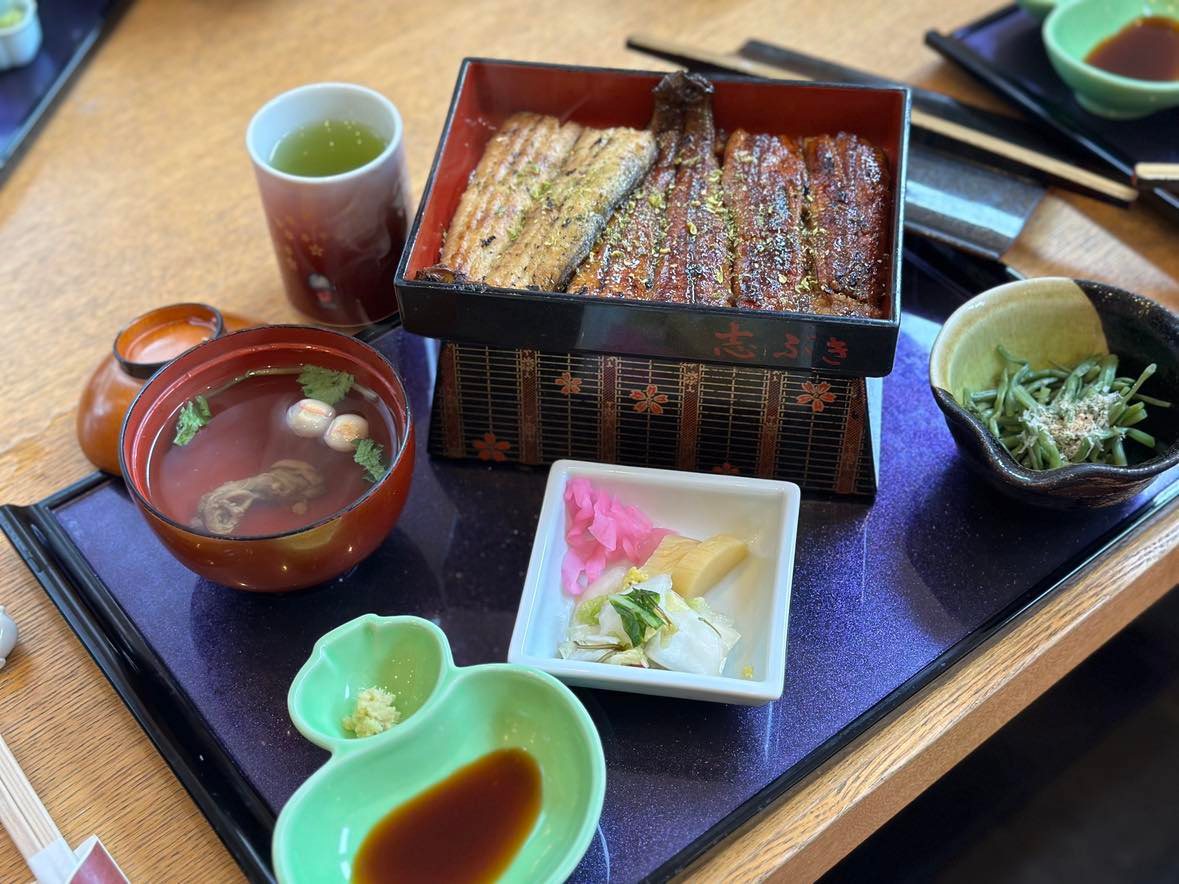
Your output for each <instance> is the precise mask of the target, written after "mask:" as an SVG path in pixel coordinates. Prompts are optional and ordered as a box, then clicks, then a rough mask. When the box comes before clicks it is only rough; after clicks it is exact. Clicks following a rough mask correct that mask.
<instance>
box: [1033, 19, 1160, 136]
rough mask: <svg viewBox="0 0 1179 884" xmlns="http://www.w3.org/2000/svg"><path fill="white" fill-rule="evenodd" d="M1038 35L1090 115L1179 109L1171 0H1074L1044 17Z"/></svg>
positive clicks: (1131, 114) (1137, 114)
mask: <svg viewBox="0 0 1179 884" xmlns="http://www.w3.org/2000/svg"><path fill="white" fill-rule="evenodd" d="M1043 36H1044V47H1045V49H1046V50H1047V52H1048V58H1049V60H1050V61H1051V62H1052V67H1053V68H1055V70H1056V72H1057V73H1058V74H1059V75H1060V77H1061V79H1062V80H1064V81H1065V83H1067V84H1068V85H1069V87H1070V88H1072V90H1073V94H1074V95H1075V97H1076V99H1077V103H1078V104H1080V105H1081V107H1083V108H1084V109H1085V110H1087V111H1089V112H1090V113H1093V114H1097V115H1098V116H1102V117H1108V118H1111V119H1125V120H1129V119H1137V118H1139V117H1144V116H1146V115H1148V114H1152V113H1156V112H1158V111H1161V110H1165V109H1167V108H1171V107H1179V0H1074V2H1071V3H1065V4H1063V5H1058V6H1057V8H1056V9H1055V10H1054V11H1053V12H1052V13H1051V14H1050V15H1049V16H1048V18H1047V20H1046V21H1045V22H1044V28H1043Z"/></svg>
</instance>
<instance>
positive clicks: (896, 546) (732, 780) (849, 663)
mask: <svg viewBox="0 0 1179 884" xmlns="http://www.w3.org/2000/svg"><path fill="white" fill-rule="evenodd" d="M904 273H905V280H906V283H905V286H906V288H905V294H904V297H905V304H906V308H907V311H906V315H905V317H904V322H903V325H902V333H901V338H900V344H899V348H898V350H897V358H896V367H895V370H894V371H893V373H892V375H890V376H889V377H888V378H887V379H886V380H885V382H884V424H883V451H882V454H881V459H880V460H881V471H882V472H881V481H880V489H881V490H880V492H879V494H878V496H877V498H876V500H875V502H874V503H863V502H850V501H846V500H837V499H814V498H808V499H806V500H804V502H803V507H802V515H801V520H800V525H799V530H798V555H797V562H796V568H795V577H794V591H793V597H792V604H791V610H790V627H789V650H788V660H787V666H786V692H785V694H784V696H783V697H782V699H781V700H780V701H778V702H777V703H774V704H772V705H769V706H764V707H760V708H751V707H738V706H723V705H716V704H710V703H699V702H693V701H680V700H670V699H660V698H653V697H643V696H637V695H630V694H622V693H611V692H607V691H594V690H581V691H578V692H577V693H578V696H579V697H580V698H581V699H582V701H583V702H584V703H585V705H586V707H587V708H588V709H589V712H590V714H591V716H592V717H593V719H594V721H595V723H596V724H597V726H598V729H599V731H600V733H601V736H602V744H603V747H604V748H605V753H606V763H607V767H608V774H607V792H606V803H605V809H604V811H603V814H602V819H601V824H600V826H599V828H598V833H597V837H596V838H595V840H594V842H593V844H592V846H591V847H590V849H589V851H588V853H587V854H586V856H585V858H584V860H583V861H582V863H581V866H580V868H579V869H578V871H577V873H576V874H575V876H574V880H577V881H604V880H612V881H626V882H629V881H636V880H640V879H665V878H667V877H669V876H671V875H672V874H674V873H675V872H676V871H678V870H681V869H683V868H684V867H685V866H686V865H687V864H688V863H690V862H691V861H692V860H693V859H694V858H695V857H697V856H699V855H700V854H701V853H702V852H703V851H704V850H706V849H707V848H708V847H710V846H711V845H713V844H715V843H716V842H717V841H718V840H719V839H721V838H723V837H725V836H726V835H728V834H729V833H731V832H732V831H733V830H734V829H735V828H736V827H737V826H738V825H740V824H741V823H742V822H743V821H745V820H747V819H748V818H749V817H751V816H752V815H754V814H756V813H757V812H758V811H759V810H761V809H763V808H764V807H765V806H766V805H767V804H768V803H770V802H771V801H773V800H774V799H775V798H777V797H779V796H780V795H782V794H783V793H784V792H785V791H787V790H788V789H789V788H790V787H792V786H793V785H794V784H796V783H797V782H798V781H799V780H800V779H801V778H802V777H804V776H805V775H807V774H809V773H810V772H812V771H813V770H814V769H815V768H816V767H817V766H818V765H819V764H820V763H822V762H823V761H824V760H826V759H827V758H829V757H830V756H831V755H832V754H833V753H834V752H836V751H837V750H839V749H840V748H842V747H843V746H845V745H846V744H847V743H848V742H849V741H850V740H851V739H853V738H854V737H855V736H856V735H858V734H859V733H861V732H862V731H863V730H864V729H865V728H867V727H868V726H869V725H871V724H872V723H873V722H875V721H876V720H878V719H879V718H880V717H881V716H883V715H884V714H886V713H887V712H888V711H890V710H891V709H893V708H894V707H895V706H896V705H897V704H899V703H900V702H902V701H903V700H904V699H906V698H907V697H908V696H910V695H911V694H912V693H913V692H915V691H916V690H917V689H919V688H920V687H922V686H923V685H925V684H927V683H928V682H929V681H930V680H932V679H933V678H935V677H936V676H937V675H938V674H939V673H940V672H942V671H944V670H945V668H946V667H947V666H948V665H949V664H950V663H952V662H953V661H954V660H956V659H958V658H959V657H961V656H962V655H963V654H965V653H966V652H967V651H968V650H970V649H971V648H973V647H974V646H976V645H977V644H978V643H979V642H980V641H982V640H983V639H984V638H986V637H987V636H988V635H990V634H991V633H992V632H993V631H994V630H995V629H997V628H998V627H999V626H1001V625H1002V624H1003V623H1005V622H1006V621H1007V620H1009V619H1010V618H1011V617H1013V616H1015V615H1016V614H1018V613H1019V612H1020V611H1022V610H1023V609H1024V608H1026V607H1027V606H1028V605H1030V604H1032V603H1033V602H1035V601H1036V600H1037V599H1039V598H1040V597H1042V596H1043V595H1044V594H1045V593H1047V592H1050V591H1051V590H1052V589H1053V587H1055V586H1056V585H1057V584H1058V583H1059V582H1060V581H1061V580H1063V579H1064V578H1065V577H1066V576H1068V575H1069V574H1070V573H1071V572H1072V571H1074V570H1075V569H1076V568H1078V567H1080V566H1081V565H1083V564H1085V563H1086V562H1088V561H1090V560H1091V559H1092V558H1093V557H1095V556H1097V555H1100V554H1101V553H1102V552H1103V551H1104V550H1105V549H1107V548H1108V547H1109V545H1110V544H1112V543H1113V542H1115V541H1116V540H1117V539H1118V538H1119V537H1121V536H1122V535H1124V534H1125V533H1126V532H1127V531H1129V530H1130V529H1131V528H1133V527H1135V526H1136V525H1138V524H1140V523H1141V522H1142V521H1144V520H1146V519H1148V518H1150V517H1152V516H1153V515H1154V514H1155V513H1157V511H1158V510H1159V509H1160V508H1161V507H1162V506H1163V505H1164V504H1165V503H1166V501H1167V500H1169V499H1170V498H1171V497H1172V496H1173V495H1174V493H1175V492H1176V491H1179V481H1176V479H1179V475H1176V474H1174V473H1172V474H1170V475H1167V476H1164V477H1163V478H1162V479H1160V480H1159V481H1158V482H1157V483H1156V484H1155V485H1154V486H1153V487H1152V488H1151V489H1150V490H1149V491H1148V492H1147V493H1145V494H1144V495H1142V496H1140V497H1139V498H1137V499H1135V500H1134V501H1132V502H1130V503H1128V504H1126V505H1124V506H1122V507H1119V508H1115V509H1108V510H1101V511H1095V512H1088V513H1077V514H1060V513H1045V512H1041V511H1035V510H1029V509H1025V508H1023V507H1020V506H1018V505H1016V504H1014V503H1012V502H1010V501H1009V500H1007V499H1006V498H1004V497H1001V496H999V495H998V493H996V492H994V491H992V490H991V489H990V487H989V486H987V485H986V484H984V483H983V482H981V481H980V480H978V479H977V478H975V477H974V476H973V475H972V474H971V473H970V472H969V471H968V470H967V468H966V467H965V465H964V463H963V462H962V460H961V459H960V458H959V457H958V456H957V454H956V451H955V449H954V446H953V443H952V442H951V439H950V436H949V433H948V431H947V430H946V428H945V425H944V423H943V421H942V418H941V414H940V413H939V412H938V410H937V408H936V407H935V405H934V403H933V399H932V397H931V396H930V393H929V389H928V385H927V361H928V353H929V347H930V345H931V343H932V341H933V338H934V336H935V335H936V333H937V331H938V328H939V322H940V320H941V319H942V318H944V316H945V315H946V314H947V312H948V311H949V310H951V309H953V307H955V306H957V304H959V303H961V301H962V300H964V299H965V298H966V297H967V296H968V295H969V294H970V293H971V292H973V291H977V290H979V289H981V288H983V287H986V286H987V285H990V284H994V283H997V282H1001V281H1003V279H1005V278H1007V277H1006V270H1005V268H1002V266H1001V265H998V266H995V265H983V264H979V263H976V262H975V261H974V260H973V259H967V258H965V257H963V256H961V255H952V254H947V253H946V252H943V251H941V250H940V248H939V247H936V246H932V245H929V244H924V243H920V242H916V241H914V242H910V243H909V244H908V246H907V248H906V264H905V271H904ZM374 343H375V344H376V346H378V347H379V348H380V349H381V350H382V351H384V352H385V353H386V354H388V355H389V357H390V358H391V359H393V360H394V361H395V362H396V363H397V364H398V365H399V366H400V367H401V369H402V372H403V374H404V375H405V377H406V379H407V387H408V388H409V390H410V394H411V398H412V401H413V407H414V408H415V409H416V411H417V415H418V420H419V421H420V422H421V423H420V424H419V427H418V430H419V432H418V437H417V438H418V441H419V445H420V446H421V448H422V450H421V451H419V452H418V463H417V468H416V474H415V477H414V486H413V492H412V494H411V497H410V501H409V504H408V507H407V509H406V511H405V515H404V516H403V517H402V519H401V522H400V524H399V525H398V528H397V530H396V531H395V532H394V533H393V535H392V536H391V537H390V538H389V540H388V541H387V542H386V543H385V544H384V546H383V547H382V548H381V549H380V550H379V551H378V552H377V553H376V554H375V555H374V556H373V557H372V558H371V559H369V560H368V561H366V562H364V563H363V564H361V565H360V566H358V568H357V569H355V570H354V571H353V572H352V573H350V574H348V575H346V576H345V577H343V578H341V579H340V580H338V581H336V582H334V583H333V584H331V585H329V586H325V587H322V588H319V589H314V590H309V591H306V592H302V593H298V594H294V595H289V596H281V597H266V596H257V595H249V594H244V593H240V592H236V591H234V590H230V589H226V588H223V587H220V586H215V585H211V584H209V583H207V582H205V581H203V580H200V579H199V578H197V577H196V576H194V575H193V574H192V573H190V572H188V571H187V570H185V569H184V568H183V567H181V566H180V565H178V564H177V563H176V562H175V561H174V560H173V559H171V558H170V557H169V556H168V554H167V553H166V552H165V551H164V550H163V548H162V547H161V546H160V545H159V543H157V542H156V540H155V539H154V537H153V535H152V534H151V533H150V532H149V531H148V529H147V527H146V525H145V524H144V523H143V522H142V520H141V519H140V517H139V515H138V514H137V513H136V511H135V509H134V507H133V505H132V504H131V502H130V501H129V499H128V498H127V495H126V494H125V492H124V489H123V486H122V484H121V483H120V482H117V481H114V480H110V479H105V478H102V477H101V476H95V477H92V478H91V479H88V480H85V481H83V482H81V483H79V484H78V485H76V486H74V487H72V488H69V489H66V490H64V491H62V492H59V493H58V494H56V495H54V496H52V497H51V498H49V499H48V500H46V501H43V502H42V503H40V504H37V505H35V506H31V507H5V508H3V510H0V525H2V526H3V527H4V529H5V531H6V533H8V535H9V537H10V538H11V539H12V540H13V543H14V544H15V546H16V548H17V550H18V552H19V553H20V554H21V555H22V556H23V557H24V559H25V561H26V562H28V564H29V566H30V568H32V569H33V571H34V572H35V573H36V575H37V577H38V579H39V580H40V581H41V582H42V584H43V585H44V586H45V588H46V590H47V591H48V592H49V594H50V596H51V597H52V598H53V600H54V601H55V603H56V604H57V605H58V606H59V608H60V609H61V610H62V613H63V614H64V615H65V616H66V618H67V619H68V620H69V622H70V624H71V626H73V628H74V629H75V630H76V631H77V632H78V634H79V636H80V637H81V639H82V640H83V642H84V643H85V644H86V646H87V648H88V649H89V650H90V652H91V653H92V654H93V655H94V657H95V659H96V660H97V662H98V663H99V665H100V666H101V667H102V669H103V671H104V673H105V674H106V675H107V677H108V678H110V679H111V681H112V683H113V684H114V685H115V687H116V689H118V690H119V692H120V693H121V695H122V696H123V698H124V700H125V701H126V702H127V704H128V706H129V707H130V708H131V710H132V712H133V713H134V714H135V715H136V716H137V718H138V719H139V721H140V723H141V724H142V725H143V727H144V729H145V730H146V731H147V733H148V734H149V736H151V738H152V739H153V740H154V741H155V743H156V745H157V746H158V747H159V748H160V750H161V752H162V753H163V754H164V756H165V757H166V758H167V759H168V761H169V762H170V763H171V765H172V767H173V769H174V770H175V771H176V773H177V775H178V776H179V777H180V779H181V780H182V782H183V783H184V784H185V786H186V787H187V788H188V789H189V791H190V792H191V793H192V794H193V797H194V798H195V799H196V801H197V803H198V804H199V805H200V807H201V808H202V810H203V811H204V812H205V814H206V815H207V816H208V817H209V819H210V821H211V822H212V824H213V825H214V827H215V828H216V830H217V832H218V834H219V835H220V836H221V837H222V838H223V839H224V841H225V843H226V844H227V846H228V847H229V848H230V850H231V851H232V852H233V854H234V856H235V857H236V858H237V859H238V861H239V862H240V863H241V864H242V867H243V868H244V869H245V870H246V872H247V873H248V874H249V875H250V877H251V878H254V879H257V880H268V879H269V877H270V868H269V838H270V834H271V831H272V828H273V825H274V818H275V814H276V813H277V811H278V810H279V809H280V808H281V806H282V804H283V802H284V801H285V800H286V799H287V797H288V796H289V795H290V794H291V793H292V792H293V791H294V790H295V788H297V787H298V785H299V784H300V783H301V782H303V780H304V779H305V778H306V777H307V776H308V775H309V774H310V773H311V772H312V771H313V770H315V769H316V767H318V766H319V765H320V764H321V763H323V761H324V760H325V755H324V753H323V752H322V751H320V750H319V749H317V748H315V747H313V746H311V745H310V744H309V743H307V742H306V741H305V740H304V739H303V738H302V737H301V736H300V735H299V734H298V733H297V732H295V730H294V729H293V728H292V727H291V724H290V721H289V720H288V718H287V714H286V692H287V687H288V685H289V683H290V680H291V678H292V677H293V676H294V674H295V672H296V670H297V669H298V668H299V666H300V665H301V664H302V662H303V661H304V659H305V658H306V657H307V655H308V653H309V651H310V650H311V646H312V644H313V643H314V641H315V639H316V638H317V637H318V636H319V635H321V634H322V633H324V632H326V631H327V630H329V629H331V628H332V627H334V626H336V625H338V624H340V623H342V622H344V621H346V620H349V619H351V618H352V617H355V616H357V615H359V614H361V613H364V612H367V611H376V612H378V613H381V614H418V615H421V616H424V617H428V618H430V619H432V620H434V621H435V622H437V623H438V624H440V625H441V626H442V628H443V629H444V630H445V631H446V633H447V635H448V636H449V637H450V641H451V645H452V647H453V649H454V656H455V659H456V661H457V662H458V663H459V664H470V663H479V662H483V661H489V660H503V659H504V656H505V654H506V651H507V646H508V640H509V637H510V635H511V632H512V624H513V619H514V617H515V611H516V605H517V602H518V600H519V595H520V588H521V584H522V581H523V577H524V571H525V568H526V566H527V563H528V556H529V551H530V547H531V543H532V534H533V527H534V523H535V519H536V516H537V514H538V512H539V509H540V503H541V497H542V492H543V490H544V483H545V475H544V472H543V471H542V470H534V471H521V470H517V469H504V468H492V467H488V466H483V465H480V464H474V465H472V464H461V463H455V462H453V461H433V460H431V459H430V458H429V457H428V456H426V454H425V450H424V448H425V439H426V436H427V433H426V432H425V430H426V424H425V422H426V421H427V420H428V415H427V413H428V407H429V398H430V397H429V393H430V385H431V379H432V376H433V369H432V363H431V358H432V354H433V353H434V347H433V345H432V344H430V343H429V342H426V341H424V340H422V339H420V338H416V337H413V336H410V335H407V334H405V333H404V332H402V331H400V330H396V331H388V332H387V333H384V334H381V335H375V336H374ZM554 591H556V590H554Z"/></svg>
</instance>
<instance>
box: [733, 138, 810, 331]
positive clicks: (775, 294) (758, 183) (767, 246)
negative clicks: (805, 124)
mask: <svg viewBox="0 0 1179 884" xmlns="http://www.w3.org/2000/svg"><path fill="white" fill-rule="evenodd" d="M721 184H722V185H723V189H724V197H725V205H726V206H728V209H729V211H730V213H731V214H732V219H733V230H734V244H733V270H732V287H733V300H734V303H735V305H736V306H738V307H746V308H749V309H754V310H801V309H806V308H808V307H809V302H810V300H811V299H810V297H809V296H808V295H806V294H805V293H803V292H800V291H799V287H800V285H803V280H804V279H805V277H806V272H807V268H806V255H805V251H804V249H803V203H804V201H805V199H806V163H805V162H804V161H803V158H802V151H801V150H800V149H799V146H798V144H797V143H796V142H795V141H794V139H792V138H788V137H785V136H778V135H752V134H750V133H749V132H746V131H745V130H744V129H738V130H736V131H735V132H733V134H732V135H730V136H729V140H728V143H727V144H726V145H725V163H724V173H723V176H722V178H721Z"/></svg>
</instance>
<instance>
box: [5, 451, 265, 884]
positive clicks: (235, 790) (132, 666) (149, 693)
mask: <svg viewBox="0 0 1179 884" xmlns="http://www.w3.org/2000/svg"><path fill="white" fill-rule="evenodd" d="M111 481H115V480H113V479H112V478H111V477H109V476H107V475H106V474H104V473H100V472H95V473H92V474H91V475H89V476H87V477H86V478H84V479H82V480H80V481H78V482H76V483H74V484H73V485H70V486H68V487H66V488H63V489H62V490H61V491H58V492H56V493H55V494H52V495H50V496H49V497H47V498H46V499H45V500H43V501H41V502H40V503H37V504H33V505H32V506H27V507H20V506H12V505H5V506H0V530H3V531H4V533H5V534H6V535H7V536H8V539H9V540H10V541H11V543H12V545H13V548H14V549H15V550H16V552H17V554H18V555H19V556H20V557H21V558H22V559H23V560H24V562H25V564H27V565H28V567H29V569H30V570H31V571H32V572H33V576H35V577H36V578H37V581H38V582H39V583H40V584H41V586H42V588H43V589H44V590H45V593H46V595H48V596H49V598H50V599H51V600H52V601H53V603H54V605H56V606H57V609H58V611H60V612H61V615H62V616H63V617H64V618H65V620H66V622H67V623H68V624H69V625H70V628H71V629H73V631H74V633H75V634H76V635H77V636H78V638H79V640H80V641H81V642H82V644H83V646H84V647H85V648H86V650H87V651H88V652H89V653H90V656H91V657H92V658H93V659H94V662H95V663H96V664H97V665H98V668H99V669H100V670H102V673H103V675H105V676H106V678H107V680H108V681H109V682H110V683H111V685H112V686H113V687H114V689H115V691H116V692H117V693H118V694H119V696H120V697H121V698H122V700H123V702H124V703H125V704H126V706H127V708H128V710H129V711H130V712H131V714H132V715H133V716H134V717H135V720H136V721H138V722H139V724H140V726H141V727H142V728H143V730H144V732H145V733H146V734H147V736H148V738H149V739H150V740H151V741H152V743H153V744H154V745H155V747H156V749H157V750H159V752H160V754H161V755H162V756H163V757H164V760H165V761H167V762H168V765H169V767H171V768H172V772H173V773H175V774H176V778H177V779H179V780H180V782H181V784H182V785H183V786H184V788H185V789H187V790H188V793H189V795H190V796H191V797H192V799H193V801H194V802H196V805H197V807H199V808H200V809H201V812H202V813H203V814H204V815H205V817H206V818H207V819H208V820H209V822H210V824H211V825H212V826H213V830H214V831H215V832H216V833H217V835H218V837H220V838H221V841H222V842H223V843H224V844H225V847H226V849H228V850H229V852H230V854H231V855H232V856H233V858H234V859H235V860H236V861H237V863H238V865H240V866H241V868H242V869H243V870H244V871H245V873H246V875H247V877H248V878H249V879H250V880H251V881H264V882H271V881H273V880H274V877H273V875H272V874H271V872H270V838H271V834H272V833H273V831H274V823H275V817H274V815H273V814H272V813H271V812H270V810H269V808H268V807H267V806H266V804H265V802H263V801H262V799H261V798H260V797H259V796H258V794H257V793H256V792H255V791H254V790H253V789H252V788H251V787H250V785H249V784H248V783H247V781H246V779H245V777H244V776H243V775H242V773H241V772H240V771H239V770H238V768H237V765H236V764H235V763H234V761H233V759H232V758H231V757H230V756H229V754H228V753H227V752H226V751H225V749H224V748H223V747H222V745H221V742H220V740H219V739H218V738H217V737H216V735H215V734H213V732H212V731H211V730H210V729H209V726H208V724H207V722H206V721H205V718H204V716H203V715H201V713H200V711H199V710H198V709H197V708H196V706H195V705H193V703H192V701H191V700H190V699H189V698H188V696H187V695H186V694H184V693H183V692H182V691H181V690H180V687H179V685H178V684H177V683H176V682H175V681H174V679H173V678H172V677H171V675H170V673H169V672H168V670H167V667H166V666H165V665H164V663H163V661H162V660H161V659H160V658H159V656H158V655H157V654H156V652H155V651H154V650H153V649H152V648H151V646H150V645H148V644H147V642H146V641H145V640H144V638H143V636H142V635H141V634H140V633H139V632H138V631H137V630H136V629H135V627H134V625H133V624H132V623H131V620H130V619H129V618H128V617H127V615H126V614H125V613H124V612H123V609H122V608H121V607H120V606H119V604H118V603H117V602H116V601H115V600H114V598H113V597H112V596H111V595H110V594H109V592H108V590H107V588H106V586H105V585H104V584H103V583H102V581H101V580H100V579H99V578H98V576H97V575H96V574H95V573H94V572H93V571H92V570H91V568H90V565H89V563H88V562H87V561H86V559H85V557H84V556H83V555H82V553H81V552H80V551H79V550H78V548H77V546H75V545H74V543H73V541H72V540H71V539H70V538H69V536H68V535H67V534H66V532H65V531H64V529H62V527H61V525H60V524H59V523H58V522H57V520H56V519H55V518H54V516H53V510H54V508H56V507H58V506H61V505H63V504H65V503H68V502H69V501H71V500H73V499H75V498H77V497H80V496H82V495H84V494H87V493H89V492H90V491H93V490H94V489H95V488H97V487H99V486H100V485H102V484H104V483H106V482H111Z"/></svg>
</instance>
